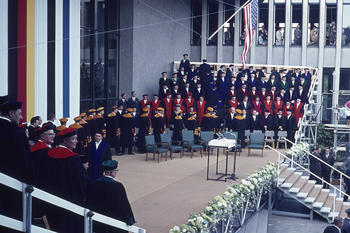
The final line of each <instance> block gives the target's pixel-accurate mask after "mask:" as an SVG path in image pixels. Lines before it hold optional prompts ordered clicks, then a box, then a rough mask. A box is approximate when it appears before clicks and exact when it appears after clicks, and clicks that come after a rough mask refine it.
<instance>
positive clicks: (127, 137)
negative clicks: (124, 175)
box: [120, 108, 135, 155]
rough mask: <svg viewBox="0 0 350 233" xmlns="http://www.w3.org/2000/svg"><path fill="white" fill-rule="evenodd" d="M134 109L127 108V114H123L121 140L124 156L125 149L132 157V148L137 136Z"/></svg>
mask: <svg viewBox="0 0 350 233" xmlns="http://www.w3.org/2000/svg"><path fill="white" fill-rule="evenodd" d="M133 111H134V109H132V108H127V109H126V113H125V114H123V117H122V118H121V126H120V138H121V144H122V145H121V146H122V152H121V153H122V154H124V153H125V149H126V148H127V149H128V154H129V155H132V154H133V152H132V147H133V145H134V136H135V123H134V120H135V119H134V115H133V114H132V112H133Z"/></svg>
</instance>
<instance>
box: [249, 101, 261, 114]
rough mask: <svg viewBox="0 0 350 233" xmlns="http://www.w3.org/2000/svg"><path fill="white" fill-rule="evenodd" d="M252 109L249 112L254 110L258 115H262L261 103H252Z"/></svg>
mask: <svg viewBox="0 0 350 233" xmlns="http://www.w3.org/2000/svg"><path fill="white" fill-rule="evenodd" d="M252 104H253V108H252V110H251V111H253V110H256V111H257V112H258V113H259V114H260V115H261V114H262V102H261V101H259V102H258V103H257V102H256V101H253V102H252Z"/></svg>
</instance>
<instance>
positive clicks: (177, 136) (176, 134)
mask: <svg viewBox="0 0 350 233" xmlns="http://www.w3.org/2000/svg"><path fill="white" fill-rule="evenodd" d="M184 128H185V126H184V122H183V120H182V117H180V116H176V117H174V130H173V137H172V142H173V144H176V145H180V144H181V143H182V130H183V129H184Z"/></svg>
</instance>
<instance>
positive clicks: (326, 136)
mask: <svg viewBox="0 0 350 233" xmlns="http://www.w3.org/2000/svg"><path fill="white" fill-rule="evenodd" d="M317 144H318V145H319V146H321V147H322V148H324V147H326V146H328V147H330V148H332V147H333V146H334V145H333V144H334V133H333V131H332V130H326V129H325V126H324V124H319V125H318V127H317Z"/></svg>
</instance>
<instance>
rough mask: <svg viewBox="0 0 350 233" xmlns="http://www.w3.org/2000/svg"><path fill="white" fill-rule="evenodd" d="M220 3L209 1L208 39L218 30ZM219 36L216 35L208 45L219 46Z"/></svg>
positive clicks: (208, 41)
mask: <svg viewBox="0 0 350 233" xmlns="http://www.w3.org/2000/svg"><path fill="white" fill-rule="evenodd" d="M218 10H219V5H218V2H217V1H215V0H213V1H208V14H209V15H208V37H209V36H211V34H213V33H214V32H215V31H216V30H217V29H218ZM217 42H218V34H216V35H215V36H214V37H213V38H212V39H211V40H207V44H208V45H217Z"/></svg>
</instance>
